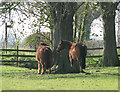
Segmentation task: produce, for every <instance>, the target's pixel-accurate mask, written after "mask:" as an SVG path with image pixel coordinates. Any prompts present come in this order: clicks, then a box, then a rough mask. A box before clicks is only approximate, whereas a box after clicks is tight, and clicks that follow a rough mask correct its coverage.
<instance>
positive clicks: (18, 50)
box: [0, 47, 120, 63]
mask: <svg viewBox="0 0 120 92" xmlns="http://www.w3.org/2000/svg"><path fill="white" fill-rule="evenodd" d="M102 49H103V48H88V50H102ZM117 49H120V47H117ZM0 51H6V52H7V51H16V52H17V55H3V54H0V56H2V57H17V60H16V61H15V60H14V61H9V60H2V61H0V62H17V63H22V62H30V61H18V58H19V57H35V55H19V52H36V50H21V49H18V48H17V49H0ZM118 56H120V55H118ZM99 57H102V55H92V56H90V55H89V56H87V58H99Z"/></svg>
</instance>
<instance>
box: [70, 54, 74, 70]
mask: <svg viewBox="0 0 120 92" xmlns="http://www.w3.org/2000/svg"><path fill="white" fill-rule="evenodd" d="M69 58H70V66H71V68H72V72H74V68H73V59H72V56H71V55H69Z"/></svg>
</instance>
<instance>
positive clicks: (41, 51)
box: [36, 43, 52, 74]
mask: <svg viewBox="0 0 120 92" xmlns="http://www.w3.org/2000/svg"><path fill="white" fill-rule="evenodd" d="M36 59H37V61H38V74H40V71H41V69H40V64H41V65H42V72H41V74H44V73H46V69H49V73H51V63H52V51H51V49H50V48H49V46H48V45H47V44H45V43H41V44H40V45H39V47H38V49H37V53H36Z"/></svg>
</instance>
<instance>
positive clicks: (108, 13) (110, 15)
mask: <svg viewBox="0 0 120 92" xmlns="http://www.w3.org/2000/svg"><path fill="white" fill-rule="evenodd" d="M101 9H102V18H103V26H104V32H103V35H104V38H103V39H104V51H103V52H104V54H103V65H104V66H116V65H118V56H117V48H116V35H115V9H116V6H115V5H114V3H110V2H102V3H101Z"/></svg>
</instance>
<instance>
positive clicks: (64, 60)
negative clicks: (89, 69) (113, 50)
mask: <svg viewBox="0 0 120 92" xmlns="http://www.w3.org/2000/svg"><path fill="white" fill-rule="evenodd" d="M52 5H53V6H54V8H53V7H52V9H51V12H52V13H53V14H52V19H53V24H54V26H53V32H54V43H53V49H54V51H53V53H54V67H55V68H57V71H56V73H69V72H71V67H70V62H69V55H68V54H69V53H68V49H67V50H63V51H61V52H60V53H57V52H56V48H57V46H58V44H59V41H60V40H68V41H72V40H73V16H74V13H75V12H74V8H75V3H52ZM74 65H76V64H74ZM75 67H76V66H75ZM75 72H78V69H75Z"/></svg>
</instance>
